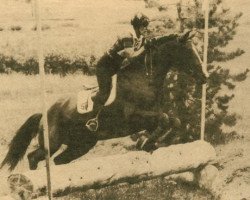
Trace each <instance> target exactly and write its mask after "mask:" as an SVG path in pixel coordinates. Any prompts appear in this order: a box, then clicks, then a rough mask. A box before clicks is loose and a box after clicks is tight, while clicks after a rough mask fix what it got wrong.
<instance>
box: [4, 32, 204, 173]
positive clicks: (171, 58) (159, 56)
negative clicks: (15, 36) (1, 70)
mask: <svg viewBox="0 0 250 200" xmlns="http://www.w3.org/2000/svg"><path fill="white" fill-rule="evenodd" d="M146 49H147V50H146ZM145 52H150V53H145V54H142V56H141V58H138V60H137V62H131V63H130V64H129V65H128V66H126V67H124V68H122V69H120V70H119V71H118V72H117V95H116V99H115V100H114V102H113V103H111V104H110V105H108V106H105V107H104V108H103V109H102V111H101V112H100V113H99V118H98V121H99V127H98V130H97V131H95V132H93V131H90V130H89V129H88V128H87V127H86V123H87V121H88V120H89V119H91V118H94V117H95V115H96V114H95V113H93V112H88V113H85V114H80V113H79V112H77V107H76V104H77V99H76V96H69V97H64V98H61V99H58V100H57V101H56V102H55V103H54V104H53V105H52V106H51V107H50V108H49V110H48V113H47V117H48V128H49V129H48V130H49V140H50V142H49V145H50V146H49V147H50V156H52V155H53V154H54V153H55V152H56V151H57V150H58V149H59V148H60V146H61V145H62V144H65V145H67V149H66V150H64V151H63V152H62V153H60V154H59V155H57V156H56V157H55V158H54V163H55V164H56V165H59V164H66V163H69V162H71V161H73V160H75V159H77V158H79V157H81V156H83V155H84V154H86V153H87V152H88V151H89V150H90V149H91V148H93V147H94V146H95V145H96V143H97V141H98V140H106V139H111V138H117V137H123V136H128V135H132V134H134V133H138V132H140V131H143V130H146V131H147V132H148V133H150V137H149V138H148V139H147V140H146V142H144V144H143V148H142V149H143V150H146V151H149V149H150V148H152V144H154V142H155V141H156V139H157V138H158V137H159V136H161V135H162V134H164V133H166V132H167V130H169V128H170V126H171V123H170V120H169V119H170V118H169V116H168V115H167V114H166V113H163V111H162V104H163V103H164V102H163V99H164V98H163V97H164V94H163V89H164V87H163V86H164V81H165V78H166V75H167V73H168V72H169V70H170V69H171V68H176V69H177V70H180V71H184V72H185V73H187V74H189V75H190V76H191V77H193V78H194V79H195V80H196V81H197V84H203V83H205V82H206V79H207V76H206V74H205V73H204V72H203V70H202V63H201V60H200V58H199V56H198V54H197V51H196V50H195V48H194V45H193V44H192V40H191V38H190V36H189V32H188V33H186V34H184V35H181V36H180V35H174V36H171V35H170V36H162V37H158V38H153V39H152V40H151V43H150V45H148V47H147V48H146V45H145ZM145 58H146V59H145ZM145 63H147V64H145ZM148 63H149V64H148ZM42 117H43V116H42V114H41V113H35V114H33V115H32V116H30V117H29V118H28V119H27V120H26V121H25V122H24V124H23V125H22V126H21V127H20V128H19V129H18V130H17V132H16V134H15V136H14V137H13V139H12V141H11V142H10V145H9V150H8V153H7V155H6V157H5V158H4V160H3V161H2V163H1V166H0V167H1V168H2V167H3V166H4V165H8V166H9V170H13V169H14V168H15V167H16V165H17V164H18V162H19V161H20V160H21V159H22V158H23V156H24V155H25V153H26V151H27V148H28V146H29V145H30V142H31V140H32V139H33V138H34V137H36V136H37V135H38V142H39V147H38V148H37V149H36V150H34V151H33V152H31V153H29V154H28V155H27V157H28V161H29V168H30V169H31V170H35V169H36V168H37V165H38V162H40V161H42V160H44V159H45V156H46V150H45V148H44V138H43V124H42Z"/></svg>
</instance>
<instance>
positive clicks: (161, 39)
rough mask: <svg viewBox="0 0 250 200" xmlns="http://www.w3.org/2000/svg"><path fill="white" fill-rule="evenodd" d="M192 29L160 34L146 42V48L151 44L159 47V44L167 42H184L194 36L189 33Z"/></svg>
mask: <svg viewBox="0 0 250 200" xmlns="http://www.w3.org/2000/svg"><path fill="white" fill-rule="evenodd" d="M191 32H192V30H190V31H187V32H186V33H184V34H170V35H162V36H156V37H153V38H151V39H150V42H149V43H148V44H146V48H147V47H148V48H150V47H152V46H154V47H159V46H161V45H164V44H167V43H168V42H177V43H180V44H181V43H182V44H183V43H186V42H188V41H189V40H190V39H192V38H193V37H194V35H195V34H191V35H190V33H191Z"/></svg>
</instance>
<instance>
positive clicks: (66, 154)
mask: <svg viewBox="0 0 250 200" xmlns="http://www.w3.org/2000/svg"><path fill="white" fill-rule="evenodd" d="M80 141H85V142H82V143H81V144H79V143H78V144H77V145H76V144H69V146H68V148H67V149H66V150H65V151H63V152H62V153H61V154H59V155H58V156H57V157H55V159H54V162H55V164H56V165H61V164H66V163H69V162H71V161H72V160H75V159H77V158H79V157H81V156H83V155H84V154H86V153H88V151H89V150H90V149H91V148H92V147H94V146H95V144H96V143H97V140H83V139H82V140H80Z"/></svg>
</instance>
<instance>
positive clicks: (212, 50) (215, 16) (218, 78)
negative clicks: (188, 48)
mask: <svg viewBox="0 0 250 200" xmlns="http://www.w3.org/2000/svg"><path fill="white" fill-rule="evenodd" d="M145 3H146V6H147V7H157V8H158V10H159V12H165V13H166V14H167V13H168V5H164V6H162V5H160V4H159V3H158V1H147V0H145ZM169 6H172V5H169ZM201 8H202V3H201V1H198V0H191V1H189V4H187V5H181V4H178V5H177V6H176V10H177V13H178V19H177V20H174V19H171V18H169V17H166V18H159V19H156V20H155V22H157V23H155V24H156V25H155V26H153V28H152V29H151V30H152V33H153V34H156V35H159V33H160V34H164V33H165V34H168V33H169V32H171V31H172V30H175V31H176V30H179V32H183V31H184V30H186V29H195V30H196V31H197V34H196V37H195V38H194V40H193V42H194V44H195V45H196V47H197V48H198V50H199V53H200V56H201V58H202V52H203V36H204V31H203V29H204V22H205V21H204V16H203V12H202V9H201ZM241 16H242V13H238V14H236V15H232V14H231V12H230V9H228V8H223V1H222V0H214V1H210V12H209V46H208V68H207V69H208V72H209V75H210V77H209V79H208V84H207V101H206V106H207V107H206V130H205V132H206V140H208V141H210V142H213V143H224V142H226V141H227V140H230V139H232V138H238V137H239V136H238V135H237V133H236V132H235V131H231V132H225V131H223V129H222V127H223V126H229V127H232V126H234V125H235V124H236V122H237V118H238V117H239V116H238V115H237V114H236V113H229V111H228V108H229V102H230V101H231V100H232V99H233V98H234V94H233V91H234V90H235V87H236V84H237V83H238V82H241V81H244V80H245V79H246V77H247V73H248V70H246V71H243V72H242V73H239V74H236V75H235V74H234V75H232V74H230V70H229V69H225V68H223V62H226V61H229V60H232V59H234V58H237V57H239V56H241V55H242V54H244V50H242V49H240V48H236V49H234V50H232V51H225V47H226V46H227V45H228V44H229V43H230V42H231V41H232V40H233V38H234V36H235V35H236V33H237V27H238V26H239V23H238V21H239V19H240V17H241ZM235 67H237V66H235ZM166 86H167V89H166V91H165V92H166V105H165V110H166V111H170V112H172V113H174V115H176V116H178V117H179V118H180V119H181V121H182V127H181V129H180V131H179V137H180V138H179V139H180V140H181V141H182V142H186V141H190V140H191V141H192V140H195V139H198V138H199V133H200V113H201V87H200V86H197V85H196V84H195V82H194V80H191V79H190V77H188V76H187V75H186V74H184V73H179V72H176V71H172V72H171V73H170V74H169V75H168V79H167V82H166ZM225 88H226V89H225ZM222 89H224V90H223V91H227V92H226V93H222Z"/></svg>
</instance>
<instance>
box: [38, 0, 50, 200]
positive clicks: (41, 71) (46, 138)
mask: <svg viewBox="0 0 250 200" xmlns="http://www.w3.org/2000/svg"><path fill="white" fill-rule="evenodd" d="M34 1H35V18H36V31H37V40H38V47H37V48H38V49H37V51H38V59H39V74H40V81H41V83H40V84H41V92H42V98H41V99H42V107H43V117H42V119H43V135H44V149H45V152H46V155H45V160H46V171H47V193H48V198H49V200H52V192H51V191H52V188H51V175H50V148H49V128H48V119H47V105H46V87H45V70H44V55H43V41H42V31H41V15H40V0H34Z"/></svg>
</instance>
